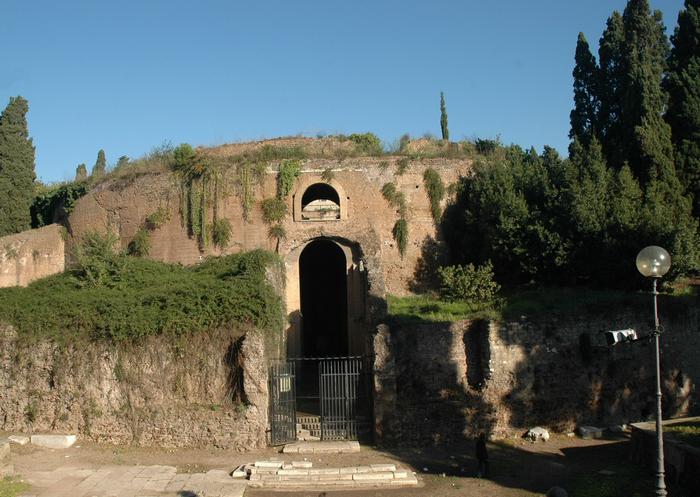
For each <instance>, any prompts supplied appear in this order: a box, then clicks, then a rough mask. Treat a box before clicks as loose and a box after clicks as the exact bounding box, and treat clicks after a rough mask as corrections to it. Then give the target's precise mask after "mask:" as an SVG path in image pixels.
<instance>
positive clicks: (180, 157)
mask: <svg viewBox="0 0 700 497" xmlns="http://www.w3.org/2000/svg"><path fill="white" fill-rule="evenodd" d="M196 157H197V153H196V152H195V151H194V149H193V148H192V145H190V144H189V143H181V144H180V145H178V146H177V147H175V150H173V169H174V170H175V171H178V172H181V173H184V174H185V176H189V175H190V174H191V173H192V168H193V167H194V163H195V160H196Z"/></svg>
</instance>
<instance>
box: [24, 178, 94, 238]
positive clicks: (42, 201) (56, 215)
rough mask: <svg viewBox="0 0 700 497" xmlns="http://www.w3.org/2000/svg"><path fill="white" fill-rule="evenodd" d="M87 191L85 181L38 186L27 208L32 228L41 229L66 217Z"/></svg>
mask: <svg viewBox="0 0 700 497" xmlns="http://www.w3.org/2000/svg"><path fill="white" fill-rule="evenodd" d="M88 190H89V187H88V182H87V181H73V182H70V183H60V184H58V185H51V186H44V185H41V186H38V187H37V189H36V195H35V197H34V201H33V202H32V205H31V207H30V208H29V211H30V214H31V218H32V228H41V227H42V226H46V225H48V224H51V223H53V222H54V220H56V219H61V218H63V217H67V216H68V215H69V214H70V213H71V212H73V208H74V207H75V203H76V202H77V201H78V199H79V198H81V197H83V196H84V195H85V194H86V193H87V192H88Z"/></svg>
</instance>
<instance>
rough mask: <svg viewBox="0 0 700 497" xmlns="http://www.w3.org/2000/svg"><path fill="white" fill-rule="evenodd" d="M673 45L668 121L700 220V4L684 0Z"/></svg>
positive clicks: (678, 166)
mask: <svg viewBox="0 0 700 497" xmlns="http://www.w3.org/2000/svg"><path fill="white" fill-rule="evenodd" d="M671 42H672V43H673V47H672V49H671V57H670V59H669V70H668V76H667V79H666V81H665V86H666V89H667V91H668V95H669V101H668V109H667V112H666V120H667V121H668V123H669V124H670V125H671V130H672V139H673V144H674V149H675V160H676V170H677V172H678V175H679V177H680V179H681V181H682V182H683V183H684V184H685V185H686V188H687V190H688V192H690V193H692V194H693V196H694V205H693V212H694V214H695V216H700V0H685V9H684V10H682V11H681V12H680V13H679V14H678V27H677V28H676V31H675V33H674V35H673V36H672V37H671Z"/></svg>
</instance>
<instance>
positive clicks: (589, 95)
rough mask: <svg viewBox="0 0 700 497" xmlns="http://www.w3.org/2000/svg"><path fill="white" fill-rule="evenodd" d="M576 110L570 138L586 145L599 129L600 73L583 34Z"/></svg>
mask: <svg viewBox="0 0 700 497" xmlns="http://www.w3.org/2000/svg"><path fill="white" fill-rule="evenodd" d="M573 76H574V109H573V110H572V111H571V115H570V120H571V131H570V132H569V138H574V137H576V138H578V139H579V140H580V141H581V142H582V143H583V144H584V145H588V144H589V143H590V142H591V138H592V137H593V136H594V135H595V132H596V129H597V127H598V126H597V123H596V121H597V119H598V111H599V107H600V104H599V95H598V93H599V91H598V81H599V79H598V78H599V71H598V66H597V64H596V61H595V57H593V54H592V53H591V49H590V47H589V45H588V41H586V37H585V36H584V35H583V33H579V34H578V40H577V42H576V65H575V66H574V72H573Z"/></svg>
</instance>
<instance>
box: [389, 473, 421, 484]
mask: <svg viewBox="0 0 700 497" xmlns="http://www.w3.org/2000/svg"><path fill="white" fill-rule="evenodd" d="M389 483H391V485H396V486H399V485H406V486H409V485H418V478H416V477H415V476H414V475H411V476H409V477H408V478H398V479H393V480H391V482H389Z"/></svg>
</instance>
